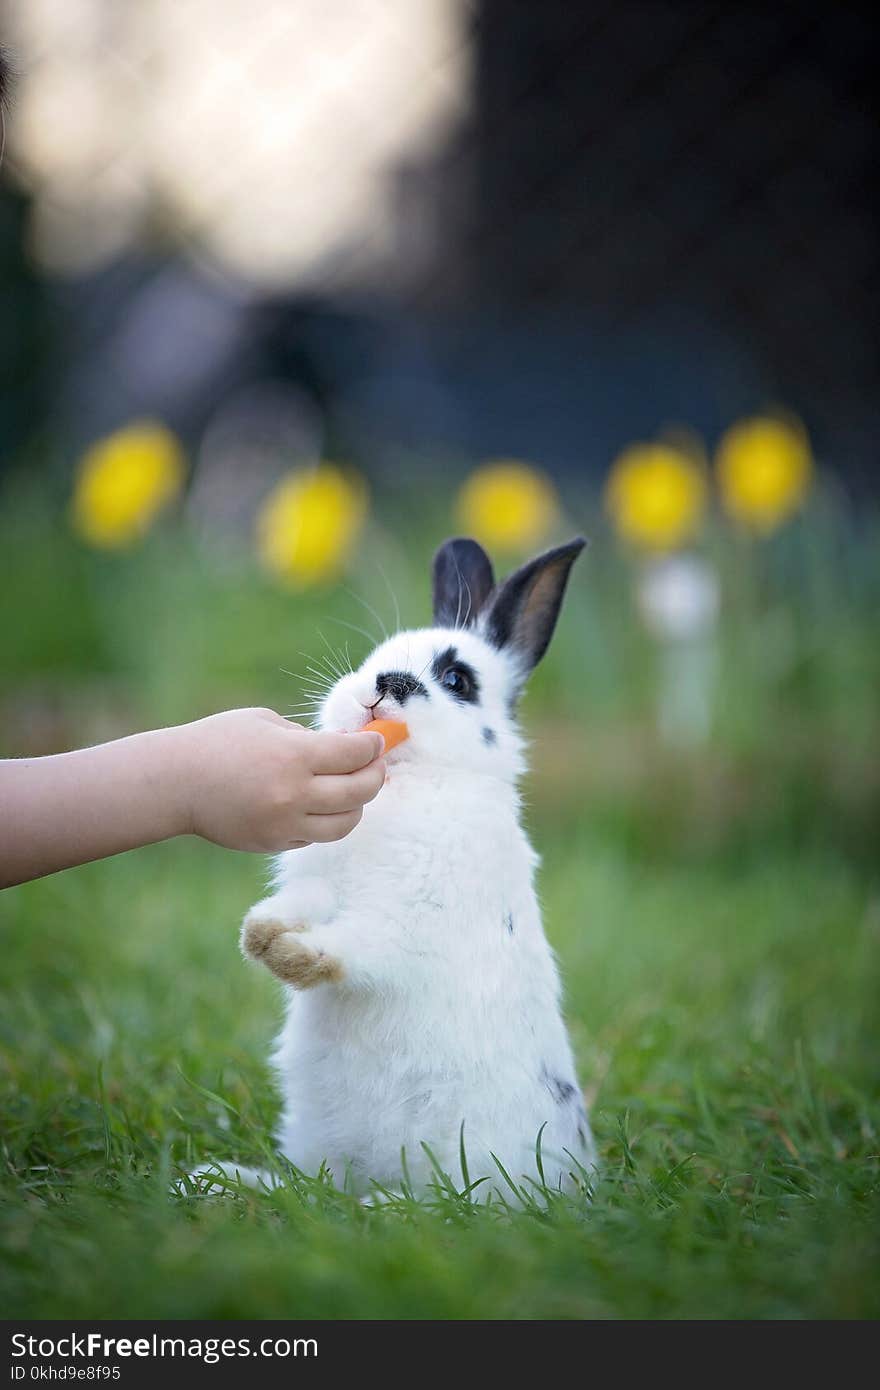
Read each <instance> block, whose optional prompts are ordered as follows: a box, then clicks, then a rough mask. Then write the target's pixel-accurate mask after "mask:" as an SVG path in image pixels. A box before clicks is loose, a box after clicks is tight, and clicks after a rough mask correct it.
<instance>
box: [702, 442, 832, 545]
mask: <svg viewBox="0 0 880 1390" xmlns="http://www.w3.org/2000/svg"><path fill="white" fill-rule="evenodd" d="M717 471H718V486H719V489H720V492H721V500H722V502H723V503H724V506H725V508H726V510H727V511H728V512H729V513H730V515H731V516H732V517H735V518H736V520H737V521H741V522H743V523H744V524H745V525H746V526H751V527H752V528H753V529H754V530H756V531H760V532H762V533H764V534H765V535H766V534H769V532H771V531H775V529H776V528H777V526H781V525H782V523H783V522H784V521H787V520H788V518H789V517H790V516H791V515H792V513H793V512H795V511H797V509H798V507H799V506H800V505H801V503H802V502H803V500H804V498H805V497H806V495H807V492H808V491H809V488H810V484H811V482H812V478H813V456H812V453H811V451H810V441H809V439H808V438H807V432H806V430H805V429H804V428H803V426H802V425H801V424H800V423H799V422H798V421H795V420H783V419H773V418H772V417H770V416H767V417H758V418H756V419H753V420H741V421H740V422H739V423H738V424H736V425H733V426H731V428H730V429H729V430H728V431H727V433H726V434H725V435H724V437H723V438H722V440H721V443H720V444H719V446H718V456H717Z"/></svg>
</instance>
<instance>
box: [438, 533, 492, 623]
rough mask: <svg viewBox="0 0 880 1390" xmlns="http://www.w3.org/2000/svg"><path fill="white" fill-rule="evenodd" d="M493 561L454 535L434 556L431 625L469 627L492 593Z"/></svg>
mask: <svg viewBox="0 0 880 1390" xmlns="http://www.w3.org/2000/svg"><path fill="white" fill-rule="evenodd" d="M494 583H495V576H494V575H493V573H492V561H491V560H490V559H489V556H488V555H487V554H486V552H485V550H484V549H483V547H482V546H481V545H477V542H476V541H472V540H468V538H467V537H466V536H456V537H455V538H454V539H453V540H449V541H444V542H443V544H442V545H441V547H440V549H439V550H438V551H437V554H436V555H435V556H434V622H435V624H436V626H437V627H471V626H472V625H473V624H474V623H475V622H476V620H477V617H478V615H479V612H480V609H481V608H482V607H483V604H484V603H485V602H486V600H487V598H488V597H489V595H490V594H491V592H492V585H493V584H494Z"/></svg>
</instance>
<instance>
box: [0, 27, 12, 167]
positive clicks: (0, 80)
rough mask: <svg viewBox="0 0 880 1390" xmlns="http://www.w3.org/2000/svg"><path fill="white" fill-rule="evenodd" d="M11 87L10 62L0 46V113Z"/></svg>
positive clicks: (0, 151)
mask: <svg viewBox="0 0 880 1390" xmlns="http://www.w3.org/2000/svg"><path fill="white" fill-rule="evenodd" d="M11 87H12V64H11V63H10V62H9V59H8V57H7V55H6V54H5V53H4V51H3V49H2V48H0V115H2V113H3V107H4V106H5V105H6V103H7V102H8V100H9V92H10V89H11ZM2 153H3V151H2V140H0V154H2Z"/></svg>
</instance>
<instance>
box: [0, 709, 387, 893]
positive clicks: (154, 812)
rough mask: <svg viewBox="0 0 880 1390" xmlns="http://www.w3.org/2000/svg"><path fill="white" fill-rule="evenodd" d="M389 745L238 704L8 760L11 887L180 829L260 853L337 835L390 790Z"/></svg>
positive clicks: (4, 814)
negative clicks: (87, 744)
mask: <svg viewBox="0 0 880 1390" xmlns="http://www.w3.org/2000/svg"><path fill="white" fill-rule="evenodd" d="M383 747H384V740H383V739H382V736H381V734H378V733H373V732H366V731H364V732H361V733H352V734H341V733H313V732H312V731H311V730H309V729H301V728H299V727H298V726H297V725H295V724H290V723H288V721H287V720H286V719H284V718H282V716H281V715H280V714H276V713H274V711H273V710H269V709H239V710H227V711H225V713H223V714H213V715H209V717H208V718H207V719H199V720H196V722H195V723H193V724H181V725H179V726H178V727H177V728H173V729H157V730H155V731H154V732H152V733H144V734H132V736H131V737H130V738H123V739H119V740H118V741H117V742H116V743H103V744H100V745H99V746H98V747H97V748H83V749H82V750H81V751H79V752H76V753H59V754H56V755H55V756H53V757H48V758H21V759H17V760H14V761H9V762H0V888H8V887H10V886H11V885H12V884H14V883H24V882H26V880H27V879H30V878H39V877H41V876H42V875H43V874H52V873H55V871H56V869H67V868H70V867H71V866H72V865H74V864H87V863H89V862H90V861H91V860H93V859H104V858H106V857H107V856H108V855H111V854H120V853H121V852H122V851H123V850H126V849H135V848H136V847H137V846H138V845H151V844H155V843H156V841H157V840H167V839H169V838H170V837H171V836H172V835H188V834H193V835H200V836H201V837H202V838H203V839H205V840H211V841H213V843H214V844H217V845H224V846H225V847H226V848H227V849H240V850H250V851H251V852H253V853H255V854H275V853H278V852H279V851H281V850H286V849H295V848H298V847H299V846H300V845H304V844H309V843H311V842H312V841H322V842H323V841H327V840H338V839H340V838H341V837H342V836H343V835H348V834H349V832H350V831H352V830H353V829H354V827H355V826H356V825H357V823H358V821H359V820H360V818H361V815H362V814H363V808H364V805H365V804H366V802H368V801H371V800H372V799H373V797H374V796H376V795H377V794H378V792H379V790H380V788H381V787H382V784H383V782H384V780H385V763H384V760H383V758H382V756H381V754H382V750H383Z"/></svg>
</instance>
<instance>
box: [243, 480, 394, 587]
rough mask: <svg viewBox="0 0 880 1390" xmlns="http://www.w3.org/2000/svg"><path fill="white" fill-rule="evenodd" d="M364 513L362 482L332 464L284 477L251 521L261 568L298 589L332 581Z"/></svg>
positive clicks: (356, 532) (364, 494) (340, 566)
mask: <svg viewBox="0 0 880 1390" xmlns="http://www.w3.org/2000/svg"><path fill="white" fill-rule="evenodd" d="M366 510H367V507H366V488H365V486H364V484H363V482H362V481H361V480H360V479H359V478H355V477H352V476H351V475H350V474H347V473H344V472H343V471H342V469H340V468H337V467H336V466H335V464H332V463H321V464H319V465H318V467H317V468H315V469H298V470H297V471H295V472H293V473H288V474H287V475H286V476H285V477H283V478H282V479H281V481H280V482H279V483H278V485H277V487H275V488H274V489H273V491H272V492H271V493H270V494H269V496H268V497H267V498H266V501H265V502H264V503H263V506H262V508H261V510H260V514H259V517H258V518H257V533H258V542H259V550H260V557H261V559H262V561H263V564H264V565H265V566H266V568H267V569H268V570H270V571H271V573H273V574H275V575H277V576H278V577H279V578H281V579H284V580H287V581H288V582H289V583H292V584H296V585H299V586H301V587H305V586H306V585H309V584H318V583H320V582H321V581H322V580H327V579H332V578H333V577H334V576H335V575H336V574H338V573H339V571H340V570H341V569H342V566H343V563H344V561H345V557H346V555H347V554H348V552H349V551H350V549H351V547H352V544H353V542H354V540H355V538H356V536H357V534H358V532H359V530H360V528H361V526H362V524H363V521H364V517H365V516H366Z"/></svg>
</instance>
